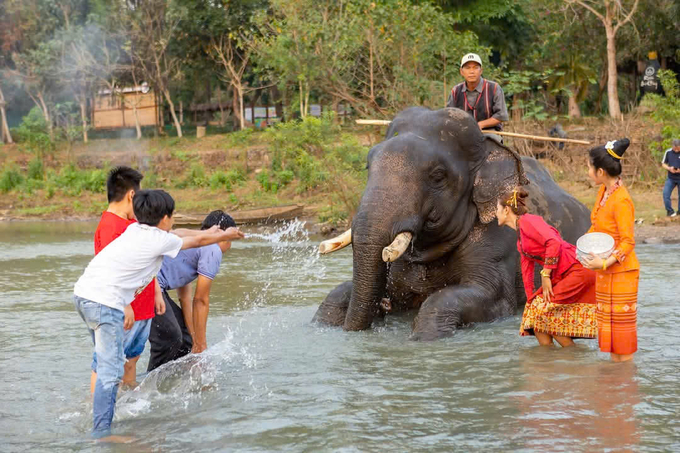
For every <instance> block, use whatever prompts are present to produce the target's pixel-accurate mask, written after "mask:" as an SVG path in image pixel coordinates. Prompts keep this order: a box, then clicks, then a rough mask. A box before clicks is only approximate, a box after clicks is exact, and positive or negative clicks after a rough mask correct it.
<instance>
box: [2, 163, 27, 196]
mask: <svg viewBox="0 0 680 453" xmlns="http://www.w3.org/2000/svg"><path fill="white" fill-rule="evenodd" d="M23 182H24V177H23V175H22V174H21V172H20V171H19V169H18V168H17V167H16V166H14V165H10V166H7V167H5V168H4V169H3V171H2V173H0V191H2V192H4V193H7V192H9V191H11V190H14V189H15V188H17V187H19V186H20V185H21V184H22V183H23Z"/></svg>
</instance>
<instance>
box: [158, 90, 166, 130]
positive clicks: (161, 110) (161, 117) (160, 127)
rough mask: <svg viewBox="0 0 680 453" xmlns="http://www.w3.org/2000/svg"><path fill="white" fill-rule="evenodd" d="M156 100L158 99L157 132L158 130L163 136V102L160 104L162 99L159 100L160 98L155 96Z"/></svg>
mask: <svg viewBox="0 0 680 453" xmlns="http://www.w3.org/2000/svg"><path fill="white" fill-rule="evenodd" d="M157 98H158V114H159V115H158V118H159V119H160V125H159V127H158V130H159V132H161V134H164V133H165V132H164V129H165V112H164V111H163V110H164V109H163V102H162V101H163V98H161V97H160V96H157Z"/></svg>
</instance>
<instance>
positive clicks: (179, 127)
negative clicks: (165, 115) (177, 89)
mask: <svg viewBox="0 0 680 453" xmlns="http://www.w3.org/2000/svg"><path fill="white" fill-rule="evenodd" d="M163 95H164V96H165V100H166V101H168V104H169V105H170V114H171V115H172V121H173V122H174V123H175V129H177V137H179V138H182V125H181V124H179V119H178V118H177V114H176V113H175V105H174V104H173V103H172V99H171V98H170V93H169V92H168V90H163Z"/></svg>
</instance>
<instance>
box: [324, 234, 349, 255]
mask: <svg viewBox="0 0 680 453" xmlns="http://www.w3.org/2000/svg"><path fill="white" fill-rule="evenodd" d="M351 243H352V229H351V228H350V229H349V230H347V231H345V232H344V233H342V234H341V235H340V236H336V237H334V238H333V239H328V240H326V241H323V242H322V243H321V244H319V253H321V254H322V255H325V254H327V253H331V252H335V251H338V250H340V249H341V248H344V247H347V246H348V245H350V244H351Z"/></svg>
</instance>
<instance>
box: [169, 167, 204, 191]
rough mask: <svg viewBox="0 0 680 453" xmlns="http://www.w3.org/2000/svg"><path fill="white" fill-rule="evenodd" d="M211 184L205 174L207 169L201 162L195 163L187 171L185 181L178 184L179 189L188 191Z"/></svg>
mask: <svg viewBox="0 0 680 453" xmlns="http://www.w3.org/2000/svg"><path fill="white" fill-rule="evenodd" d="M208 183H209V181H208V178H207V176H206V174H205V167H203V164H202V163H200V162H194V163H192V164H191V166H190V167H189V170H187V172H186V174H185V177H184V179H183V180H181V181H179V182H178V183H177V184H176V187H177V188H178V189H186V188H188V187H205V186H207V185H208Z"/></svg>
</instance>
